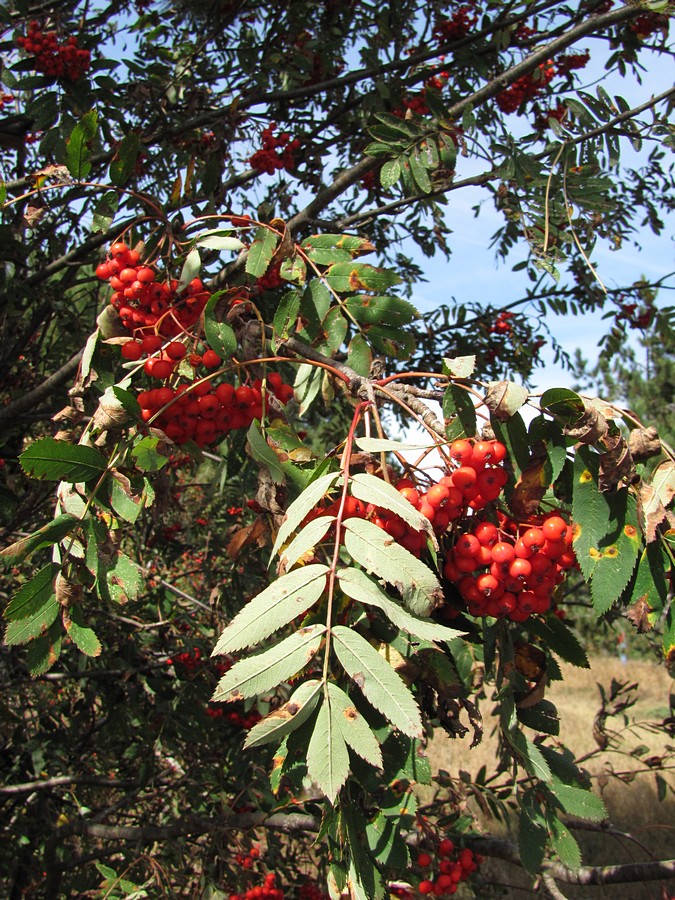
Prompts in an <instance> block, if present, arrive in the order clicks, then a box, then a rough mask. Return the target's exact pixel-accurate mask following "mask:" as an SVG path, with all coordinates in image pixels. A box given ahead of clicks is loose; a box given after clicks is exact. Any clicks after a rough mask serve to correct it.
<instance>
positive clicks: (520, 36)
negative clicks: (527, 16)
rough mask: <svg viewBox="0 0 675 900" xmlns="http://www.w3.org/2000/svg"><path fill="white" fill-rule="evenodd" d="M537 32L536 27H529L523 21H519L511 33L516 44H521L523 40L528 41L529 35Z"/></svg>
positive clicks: (532, 35)
mask: <svg viewBox="0 0 675 900" xmlns="http://www.w3.org/2000/svg"><path fill="white" fill-rule="evenodd" d="M537 33H538V32H537V29H536V28H531V27H530V26H529V25H526V24H525V22H521V23H520V25H519V26H518V27H517V28H516V30H515V32H514V33H513V40H514V41H515V43H516V44H522V43H523V42H524V41H528V40H529V39H530V38H531V37H534V36H535V35H536V34H537Z"/></svg>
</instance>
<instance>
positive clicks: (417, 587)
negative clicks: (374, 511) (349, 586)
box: [344, 518, 443, 616]
mask: <svg viewBox="0 0 675 900" xmlns="http://www.w3.org/2000/svg"><path fill="white" fill-rule="evenodd" d="M344 529H345V535H344V544H345V548H346V550H347V552H348V553H349V555H350V556H351V557H352V559H353V560H354V561H355V562H357V563H359V565H361V566H363V567H364V568H365V569H366V570H367V571H368V572H373V573H374V574H375V575H377V576H378V578H381V579H382V580H383V581H386V582H387V583H389V584H391V585H393V586H394V587H395V588H396V589H397V590H398V591H400V593H401V595H402V597H403V602H404V603H405V605H406V606H407V607H408V609H410V610H411V611H412V612H413V613H415V615H418V616H427V615H429V613H430V612H431V611H432V610H433V609H435V608H436V607H437V606H439V605H440V604H441V603H442V602H443V589H442V588H441V585H440V583H439V581H438V579H437V578H436V576H435V575H434V573H433V572H432V571H431V569H429V567H428V566H426V565H425V564H424V563H423V562H421V560H419V559H417V557H415V556H413V555H412V553H410V552H409V551H408V550H406V549H405V547H402V546H401V545H400V544H398V543H397V542H396V541H395V540H394V539H393V538H391V537H390V536H389V535H388V534H387V533H386V532H385V531H383V530H382V529H381V528H378V526H377V525H374V524H373V523H372V522H369V521H367V520H365V519H357V518H353V519H347V520H346V522H345V523H344Z"/></svg>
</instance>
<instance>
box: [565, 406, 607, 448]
mask: <svg viewBox="0 0 675 900" xmlns="http://www.w3.org/2000/svg"><path fill="white" fill-rule="evenodd" d="M584 405H585V406H586V411H585V412H584V413H583V414H582V415H581V416H580V417H579V418H578V419H576V421H574V422H572V423H571V424H569V425H566V426H565V428H564V429H563V431H564V433H565V434H566V435H567V437H570V438H572V439H573V440H575V441H578V442H579V443H580V444H595V443H596V441H599V440H600V439H601V438H603V437H604V436H605V435H606V434H607V432H608V430H609V425H608V424H607V420H606V419H605V417H604V416H603V415H602V413H601V412H600V411H599V410H598V409H596V407H595V406H589V405H586V404H584Z"/></svg>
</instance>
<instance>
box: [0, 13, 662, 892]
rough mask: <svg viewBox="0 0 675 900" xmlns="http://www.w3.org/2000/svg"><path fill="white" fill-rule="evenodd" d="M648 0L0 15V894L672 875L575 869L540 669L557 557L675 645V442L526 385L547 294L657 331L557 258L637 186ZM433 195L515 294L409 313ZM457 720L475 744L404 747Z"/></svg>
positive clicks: (547, 673) (653, 280) (600, 596)
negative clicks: (486, 250)
mask: <svg viewBox="0 0 675 900" xmlns="http://www.w3.org/2000/svg"><path fill="white" fill-rule="evenodd" d="M668 6H669V5H668V3H665V2H643V3H631V4H630V5H626V6H622V5H619V4H617V3H612V2H593V0H589V2H584V3H579V4H565V3H561V2H558V0H542V2H539V3H530V2H511V3H506V4H505V3H501V2H499V3H498V2H492V0H483V2H479V0H476V2H466V3H462V4H459V3H445V2H436V0H431V2H429V0H428V2H425V3H420V2H419V0H398V2H390V3H381V2H377V3H376V2H367V0H342V2H340V3H338V2H333V0H328V2H308V0H303V2H298V0H281V2H278V3H276V4H274V5H273V6H268V5H260V4H257V3H253V2H250V0H214V2H208V3H202V2H199V3H195V2H186V0H182V2H175V3H174V2H170V0H169V2H166V3H163V4H156V3H153V2H152V0H150V2H142V0H138V2H137V3H135V4H132V3H128V2H127V3H123V4H112V5H110V6H106V5H104V4H101V3H98V2H95V3H86V4H85V3H81V2H79V0H66V2H60V3H59V2H54V3H50V2H46V3H41V4H37V5H36V4H32V3H28V2H25V3H24V2H10V3H9V4H7V5H6V6H5V7H4V8H3V9H2V10H0V21H1V22H2V26H3V37H2V44H1V50H2V69H1V71H0V76H1V77H0V81H1V84H2V87H1V88H0V91H1V99H0V111H1V112H2V115H3V118H2V119H1V120H0V148H2V149H1V151H0V152H1V153H2V156H1V157H0V164H1V165H2V174H3V181H2V184H1V186H0V191H1V195H0V202H1V203H2V216H3V219H2V224H1V225H0V236H1V237H2V242H1V243H0V252H1V253H2V256H3V261H4V263H5V265H4V268H3V270H2V272H0V279H2V281H1V284H2V292H3V296H4V307H3V312H2V315H3V329H2V338H1V340H0V372H1V373H2V383H3V386H4V390H5V400H4V405H3V406H2V407H0V423H1V424H2V439H1V440H2V443H1V446H2V453H3V458H2V462H3V465H2V468H1V469H0V477H1V478H2V486H1V492H0V501H1V503H0V516H1V522H2V529H3V534H4V537H5V544H6V546H5V549H4V550H2V551H1V554H0V555H1V557H2V559H3V564H4V566H5V572H4V575H3V590H4V591H5V593H6V596H7V601H8V602H7V604H6V608H5V613H4V614H5V620H6V630H5V645H4V647H3V650H2V657H1V658H2V665H3V669H4V673H5V680H6V683H7V685H8V697H9V699H8V701H7V702H6V704H5V705H4V707H3V711H4V717H5V721H6V726H7V728H6V738H5V744H4V748H3V760H2V767H3V775H4V781H5V786H4V787H2V788H0V796H1V797H2V799H3V802H4V803H5V805H6V809H7V819H6V821H7V823H8V824H7V828H6V834H7V837H8V839H7V840H6V841H5V842H4V844H3V849H2V851H0V854H1V857H2V859H3V866H2V870H3V872H5V873H6V874H5V875H3V876H2V878H3V879H4V880H3V885H4V888H5V893H6V895H7V896H9V897H12V898H19V897H23V896H30V897H50V898H51V897H59V896H100V897H132V896H133V897H137V896H160V895H164V894H165V895H167V896H186V897H187V896H190V897H194V896H200V897H223V896H231V897H233V898H237V897H246V898H247V900H253V898H256V897H267V898H270V900H277V898H279V900H280V898H282V897H284V896H288V897H291V896H293V897H295V896H297V897H302V898H308V900H309V898H318V897H320V896H323V895H324V892H325V893H326V894H328V895H330V896H331V897H338V896H340V895H349V896H353V897H355V898H380V897H384V896H386V895H387V894H389V895H390V896H391V895H394V896H398V897H411V896H417V895H423V894H427V893H433V894H435V895H438V896H443V895H446V894H452V893H455V892H456V891H458V890H463V891H465V893H470V894H472V895H475V896H481V897H486V896H489V895H490V892H491V891H492V890H493V886H492V885H491V884H490V883H489V880H488V879H487V878H486V877H485V876H483V875H482V874H481V854H486V855H494V856H501V857H506V858H509V859H511V860H512V861H514V862H516V863H517V864H518V865H521V866H522V867H523V868H524V869H525V870H526V871H527V872H528V873H530V874H531V876H532V878H533V879H534V884H535V885H536V889H537V890H541V891H542V892H548V894H549V895H550V896H554V897H559V896H561V893H560V888H559V887H558V886H557V882H560V881H562V882H571V883H574V882H576V883H579V884H589V883H597V882H598V881H599V882H603V881H604V882H607V883H613V882H612V879H613V880H614V882H617V883H618V882H620V881H648V880H650V879H651V880H662V879H665V878H668V877H670V876H672V874H673V872H674V871H675V861H673V860H663V861H654V862H653V863H645V864H634V865H631V866H623V867H622V866H619V867H617V868H615V869H613V870H612V871H611V872H607V871H605V870H603V869H600V868H598V867H593V866H590V867H589V866H586V867H582V866H581V858H580V851H579V846H578V843H577V841H576V839H575V837H574V836H573V829H574V828H575V827H576V826H578V823H579V821H580V820H586V821H587V822H588V821H590V822H591V823H600V822H603V820H604V819H605V816H606V810H605V808H604V805H603V802H602V800H601V799H600V797H599V796H597V794H596V793H594V792H593V790H592V783H591V779H590V778H589V776H588V773H587V772H586V771H585V770H584V769H583V768H582V767H581V766H580V765H579V763H578V760H576V759H575V757H576V754H575V751H574V748H573V747H571V748H567V747H566V746H565V742H564V735H560V726H559V720H558V716H557V712H556V709H555V706H554V705H553V703H551V702H550V700H548V699H547V697H546V688H547V686H548V685H549V684H550V683H551V681H556V680H560V679H561V677H562V676H561V670H560V665H559V662H560V661H561V660H563V661H566V662H570V663H573V664H574V665H577V666H581V667H587V666H588V665H589V662H588V658H587V656H586V653H585V651H584V648H583V646H582V644H581V642H580V640H579V639H578V637H577V635H576V634H575V630H574V622H573V619H571V618H569V617H567V614H566V608H565V598H566V596H567V594H566V590H565V584H566V583H567V578H568V576H569V575H570V573H574V572H578V573H579V574H578V576H577V577H578V578H580V579H582V580H583V582H584V584H585V586H586V589H587V590H588V592H589V596H590V600H591V603H592V606H593V609H594V612H595V614H596V616H597V617H603V616H605V615H606V614H608V613H610V612H611V614H612V615H617V614H624V615H626V616H627V617H628V618H629V620H630V621H631V622H632V623H634V626H635V627H636V628H637V629H638V630H639V631H641V632H644V631H649V632H651V634H652V636H654V635H656V636H658V639H659V641H660V643H661V645H662V653H663V658H664V660H665V662H666V663H672V661H673V654H674V653H675V627H674V625H673V616H672V611H671V609H670V599H671V595H672V592H671V586H672V573H673V549H674V541H673V534H674V531H673V528H674V525H675V521H674V519H673V512H672V504H673V495H674V494H675V455H674V453H673V449H672V447H671V446H670V445H669V444H668V443H667V441H665V440H663V439H662V438H663V435H662V436H661V437H659V433H658V431H657V429H655V428H653V427H650V426H651V425H652V423H651V422H650V421H649V420H643V419H641V418H640V415H639V413H640V412H641V410H638V411H636V410H631V409H628V408H625V405H624V401H625V399H626V398H625V397H621V396H616V397H605V396H603V397H602V398H599V397H597V396H594V394H593V393H591V394H587V393H586V392H585V391H574V390H571V389H569V388H567V387H564V386H561V387H556V388H552V389H549V390H546V391H545V392H543V393H533V392H532V391H531V389H530V388H529V387H528V386H527V385H528V384H530V383H531V382H532V380H533V378H534V377H535V376H534V373H535V370H536V368H537V366H538V365H541V357H540V354H541V351H542V347H543V346H544V344H545V343H547V342H549V343H550V344H551V346H552V347H553V348H554V350H555V352H556V354H557V358H559V359H562V360H564V359H565V358H566V352H567V351H566V350H565V348H563V347H561V346H559V345H558V343H557V341H556V338H555V320H554V319H552V318H551V317H554V316H556V315H561V314H568V313H569V314H575V315H578V316H579V317H580V321H583V316H584V314H586V313H589V312H592V311H597V310H599V309H600V310H603V311H605V312H606V313H607V315H608V316H609V317H610V318H611V320H612V322H611V330H610V332H609V334H608V338H607V347H608V348H609V349H610V350H611V349H612V348H616V347H617V346H619V344H620V339H621V336H622V335H625V334H626V333H627V332H628V333H630V332H633V331H634V330H635V329H637V330H638V331H640V330H642V331H644V330H646V329H658V331H659V334H660V335H661V336H662V340H663V341H664V342H665V343H668V342H672V310H671V309H670V308H669V307H667V306H666V305H665V304H663V303H661V304H659V303H657V302H656V300H655V297H656V296H657V294H656V292H657V291H658V290H659V289H660V290H661V291H662V294H661V295H663V292H665V291H667V290H668V289H669V287H670V283H669V279H668V278H663V277H658V278H657V277H651V276H650V274H649V272H646V273H644V275H643V277H642V278H641V279H640V280H639V281H635V282H633V283H631V284H625V285H615V286H612V285H611V284H609V283H608V284H609V286H608V284H605V282H606V281H607V279H606V278H605V277H604V273H603V271H602V268H601V267H600V266H599V265H598V263H597V261H595V260H594V253H596V251H597V250H598V248H602V247H607V246H610V247H612V248H613V249H615V251H616V252H617V253H621V250H622V248H623V247H624V246H625V245H630V243H631V241H632V240H633V238H634V235H635V232H636V229H637V228H639V227H644V226H649V227H651V229H652V230H653V231H654V232H656V233H657V234H658V233H660V232H662V231H663V229H664V227H665V226H664V220H665V219H666V216H667V214H668V212H669V211H671V210H672V207H673V177H672V163H671V162H670V154H671V152H672V148H673V128H672V125H671V124H670V122H669V119H668V114H669V111H670V108H671V106H672V100H673V91H672V89H669V90H665V91H663V92H662V93H659V94H654V92H653V91H652V90H651V87H650V78H651V73H652V72H653V71H654V70H655V69H656V68H657V67H658V66H660V65H662V64H663V63H668V62H670V59H671V57H672V52H673V51H672V48H671V45H670V42H669V19H668V14H669V9H668ZM591 70H592V71H593V72H594V73H597V72H599V71H602V72H603V77H602V79H601V80H600V81H599V80H598V77H597V74H593V75H589V72H590V71H591ZM622 79H630V80H631V83H635V84H637V85H638V87H639V89H640V90H641V91H642V100H640V102H636V103H633V104H630V103H628V102H627V101H626V100H625V99H623V97H622V91H621V89H620V86H621V82H622ZM627 153H628V157H627V156H626V154H627ZM460 190H461V191H464V192H465V193H466V195H468V196H472V197H473V198H474V199H475V202H476V204H477V206H480V205H481V204H485V203H487V204H494V207H495V209H496V210H497V211H498V212H499V214H500V216H501V217H502V219H503V224H502V225H501V227H500V228H499V230H498V231H497V233H496V234H493V235H486V241H487V242H490V241H491V242H492V244H493V245H494V247H495V250H496V253H497V256H498V257H499V258H500V259H501V260H502V266H503V268H502V270H501V271H502V273H504V272H509V277H511V278H514V279H523V281H522V282H519V283H523V284H525V287H524V288H523V291H522V297H521V298H520V299H518V300H517V301H516V302H510V303H507V304H506V303H504V301H503V297H502V295H501V291H500V290H499V288H498V286H497V285H498V284H499V282H497V281H495V289H494V293H493V294H492V295H491V296H488V297H481V298H480V299H477V298H475V297H470V298H466V299H464V300H462V299H461V298H459V299H457V300H451V299H449V297H443V298H442V302H439V304H438V307H437V308H436V309H434V310H432V311H431V312H427V313H425V314H424V315H423V316H420V314H419V313H418V311H417V310H416V309H415V306H414V305H413V303H412V302H411V297H412V295H413V289H414V286H415V284H416V282H417V281H419V279H421V278H423V277H424V263H423V259H424V257H425V256H427V257H429V256H432V255H434V254H441V255H444V256H445V257H447V258H448V259H452V251H453V235H452V232H451V231H450V229H449V226H448V222H447V219H446V216H445V208H446V206H447V204H452V203H453V199H454V197H455V192H457V191H460ZM448 294H449V295H450V294H452V289H451V287H450V288H449V292H448ZM671 346H672V344H671ZM523 382H525V385H524V384H523ZM645 415H647V416H649V415H650V411H649V407H645ZM212 656H213V658H211V657H212ZM621 698H622V694H621V690H620V689H618V688H617V690H616V691H614V689H613V691H612V694H611V696H610V697H609V698H605V701H604V706H603V709H604V713H603V716H604V718H603V717H602V716H601V718H600V720H599V721H600V724H599V725H598V733H599V734H601V736H602V733H603V727H604V726H603V723H604V722H605V721H606V719H607V717H608V716H609V715H611V714H613V713H615V712H621V711H622V710H623V709H625V704H624V705H623V706H622V702H623V701H622V699H621ZM612 704H613V705H612ZM486 717H490V718H491V719H492V720H493V722H494V723H495V724H496V727H497V729H498V731H499V734H500V741H501V745H500V746H501V748H502V752H501V756H500V759H499V760H498V761H497V762H496V764H495V771H494V772H490V773H487V772H483V773H482V774H481V773H479V774H478V775H477V776H476V778H475V780H474V781H472V782H471V783H470V784H467V783H466V782H461V783H460V782H458V781H454V780H453V779H450V778H449V777H448V776H447V775H446V774H444V773H436V772H434V771H432V768H431V766H430V763H429V760H428V758H427V756H426V754H425V746H426V743H427V740H428V738H429V737H430V735H431V734H432V733H433V732H434V731H439V730H442V731H445V732H446V733H447V735H448V737H449V739H460V738H462V737H464V736H466V735H470V736H471V739H472V741H473V743H474V744H476V743H478V742H479V741H480V740H481V737H482V734H483V730H484V728H485V725H484V724H483V719H484V718H486ZM662 728H663V729H665V730H666V731H667V730H668V729H669V728H670V729H671V730H672V719H670V720H666V721H665V722H664V723H663V724H662ZM600 744H602V739H600ZM242 745H243V747H244V748H245V749H244V750H243V751H242ZM649 765H650V766H651V767H652V768H655V769H657V770H659V771H661V770H662V769H665V768H667V767H668V765H669V759H668V758H667V757H663V758H662V759H659V760H658V763H657V762H655V761H654V760H652V761H651V762H650V763H649ZM662 780H663V779H662ZM665 783H666V782H665V781H664V784H665ZM420 785H423V786H424V785H427V786H429V785H431V789H429V788H428V787H427V790H426V792H424V791H422V792H420V790H419V786H420ZM469 796H474V797H478V798H480V803H481V805H482V807H483V808H484V809H490V810H492V812H493V814H494V815H495V816H496V817H498V818H502V819H504V820H505V821H506V820H511V821H513V819H514V817H515V818H517V822H518V824H517V830H518V835H519V838H518V846H516V845H515V844H513V845H512V844H510V843H508V842H505V841H503V840H497V839H496V838H494V837H492V836H490V835H486V834H482V833H480V832H479V830H478V825H477V821H476V820H475V819H474V818H472V817H471V816H468V815H466V814H465V812H464V810H465V809H466V801H467V798H468V797H469ZM429 797H432V799H429ZM460 884H461V885H462V887H461V888H460V887H458V886H459V885H460ZM494 889H495V890H499V887H497V888H494Z"/></svg>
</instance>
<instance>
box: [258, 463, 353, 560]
mask: <svg viewBox="0 0 675 900" xmlns="http://www.w3.org/2000/svg"><path fill="white" fill-rule="evenodd" d="M339 477H340V473H339V472H330V473H329V474H328V475H322V476H321V477H320V478H317V479H316V481H313V482H312V483H311V484H310V485H308V487H306V488H305V490H304V491H303V492H302V493H301V494H300V496H299V497H298V498H297V499H296V500H294V501H293V502H292V503H291V505H290V506H289V507H288V509H287V510H286V515H285V517H284V521H283V522H282V523H281V527H280V528H279V531H278V532H277V539H276V540H275V542H274V546H273V547H272V553H271V558H272V559H274V556H275V555H276V554H277V553H278V552H279V549H280V548H281V547H282V546H283V545H284V544H285V543H286V541H287V540H288V538H289V537H290V536H291V535H292V534H293V532H294V531H295V530H296V528H298V526H299V525H300V524H301V523H302V522H303V521H304V520H305V518H306V517H307V515H308V514H309V513H310V512H311V511H312V510H313V509H314V508H315V507H316V506H317V505H318V504H319V502H320V501H321V500H322V499H323V497H324V495H325V494H326V492H327V491H329V490H330V489H331V488H332V487H333V485H334V484H335V482H336V481H337V480H338V478H339Z"/></svg>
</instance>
